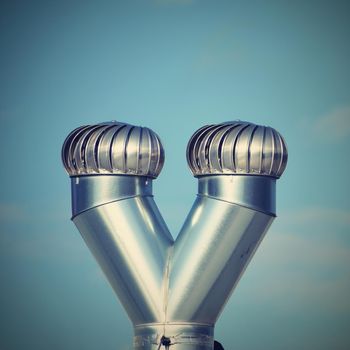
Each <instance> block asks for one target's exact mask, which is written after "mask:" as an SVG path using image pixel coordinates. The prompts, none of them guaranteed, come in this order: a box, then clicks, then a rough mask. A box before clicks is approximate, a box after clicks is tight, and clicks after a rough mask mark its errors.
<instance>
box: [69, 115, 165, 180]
mask: <svg viewBox="0 0 350 350" xmlns="http://www.w3.org/2000/svg"><path fill="white" fill-rule="evenodd" d="M62 161H63V164H64V167H65V169H66V170H67V172H68V174H69V175H70V176H75V175H88V174H127V175H139V176H148V177H152V178H156V177H157V176H158V175H159V173H160V172H161V170H162V167H163V164H164V149H163V146H162V144H161V141H160V139H159V136H158V135H157V134H156V133H155V132H154V131H152V130H150V129H148V128H144V127H140V126H133V125H129V124H126V123H119V122H109V123H101V124H97V125H87V126H81V127H79V128H77V129H75V130H73V131H72V132H71V133H70V134H69V135H68V136H67V138H66V140H65V142H64V144H63V147H62Z"/></svg>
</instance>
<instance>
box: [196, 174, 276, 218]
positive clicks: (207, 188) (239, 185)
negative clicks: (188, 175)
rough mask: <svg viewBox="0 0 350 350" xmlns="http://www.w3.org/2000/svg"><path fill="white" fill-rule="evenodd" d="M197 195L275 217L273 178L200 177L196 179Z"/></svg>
mask: <svg viewBox="0 0 350 350" xmlns="http://www.w3.org/2000/svg"><path fill="white" fill-rule="evenodd" d="M198 194H199V195H203V196H207V197H212V198H216V199H220V200H222V201H226V202H230V203H235V204H238V205H241V206H243V207H247V208H250V209H254V210H257V211H261V212H263V213H265V214H268V215H272V216H276V179H275V178H273V177H269V176H253V175H250V176H244V175H242V176H237V175H211V176H201V177H199V178H198Z"/></svg>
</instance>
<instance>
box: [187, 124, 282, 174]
mask: <svg viewBox="0 0 350 350" xmlns="http://www.w3.org/2000/svg"><path fill="white" fill-rule="evenodd" d="M287 158H288V152H287V146H286V143H285V141H284V139H283V137H282V136H281V135H280V134H279V133H278V132H277V131H276V130H275V129H273V128H270V127H267V126H260V125H255V124H253V123H248V122H242V121H232V122H226V123H222V124H217V125H207V126H204V127H202V128H200V129H199V130H197V131H196V132H195V133H194V134H193V136H192V137H191V139H190V141H189V143H188V146H187V162H188V165H189V167H190V169H191V171H192V173H193V175H195V176H201V175H210V174H248V175H260V176H273V177H276V178H279V177H280V176H281V175H282V173H283V171H284V169H285V167H286V165H287Z"/></svg>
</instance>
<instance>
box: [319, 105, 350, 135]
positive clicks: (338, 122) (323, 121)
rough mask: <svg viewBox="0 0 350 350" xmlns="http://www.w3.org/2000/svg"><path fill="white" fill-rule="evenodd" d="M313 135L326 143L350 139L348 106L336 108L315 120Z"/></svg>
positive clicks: (349, 112)
mask: <svg viewBox="0 0 350 350" xmlns="http://www.w3.org/2000/svg"><path fill="white" fill-rule="evenodd" d="M314 133H315V135H316V136H317V137H318V138H322V139H324V140H326V141H337V140H342V139H345V138H348V137H350V106H344V107H338V108H334V109H333V110H331V111H330V112H329V113H327V114H326V115H324V116H322V117H320V118H318V119H316V121H315V124H314Z"/></svg>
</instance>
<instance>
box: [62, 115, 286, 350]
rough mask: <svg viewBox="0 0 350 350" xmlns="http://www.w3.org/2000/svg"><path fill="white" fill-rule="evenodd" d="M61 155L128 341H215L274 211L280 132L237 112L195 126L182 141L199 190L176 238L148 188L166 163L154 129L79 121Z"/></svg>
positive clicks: (82, 226) (145, 347) (191, 347)
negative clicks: (130, 328)
mask: <svg viewBox="0 0 350 350" xmlns="http://www.w3.org/2000/svg"><path fill="white" fill-rule="evenodd" d="M62 159H63V164H64V166H65V168H66V170H67V172H68V174H69V175H70V176H71V186H72V211H73V218H72V220H73V221H74V223H75V225H76V226H77V227H78V229H79V231H80V232H81V235H82V237H83V238H84V240H85V242H86V244H87V245H88V247H89V248H90V250H91V251H92V253H93V254H94V256H95V258H96V259H97V261H98V262H99V264H100V266H101V268H102V269H103V271H104V273H105V275H106V276H107V278H108V280H109V282H110V284H111V286H112V288H113V289H114V291H115V292H116V294H117V295H118V297H119V299H120V301H121V302H122V304H123V305H124V308H125V310H126V312H127V314H128V315H129V318H130V320H131V321H132V323H133V325H134V333H135V336H134V349H135V350H157V349H161V348H164V349H168V348H169V347H171V349H174V350H199V349H204V350H205V349H207V350H209V349H213V346H214V339H213V334H214V325H215V322H216V320H217V319H218V317H219V315H220V312H221V311H222V309H223V306H224V305H225V303H226V301H227V300H228V298H229V296H230V294H231V293H232V291H233V289H234V287H235V285H236V284H237V283H238V281H239V278H240V277H241V275H242V273H243V271H244V269H245V268H246V266H247V264H248V263H249V261H250V259H251V258H252V256H253V254H254V252H255V250H256V249H257V247H258V245H259V243H260V242H261V240H262V238H263V237H264V234H265V232H266V231H267V229H268V227H269V226H270V224H271V222H272V220H273V219H274V217H275V197H276V195H275V187H276V179H277V178H279V177H280V176H281V175H282V173H283V171H284V169H285V167H286V163H287V149H286V145H285V142H284V140H283V138H282V136H281V135H280V134H279V133H278V132H277V131H276V130H274V129H272V128H269V127H263V126H258V125H254V124H251V123H246V122H237V121H236V122H227V123H223V124H219V125H210V126H205V127H203V128H201V129H199V130H198V131H197V132H196V133H195V134H194V135H193V136H192V138H191V140H190V141H189V144H188V147H187V160H188V163H189V166H190V169H191V171H192V173H193V174H194V175H195V176H196V177H197V178H198V196H197V198H196V200H195V202H194V205H193V207H192V209H191V211H190V213H189V215H188V217H187V219H186V220H185V223H184V225H183V227H182V229H181V232H180V233H179V236H178V238H177V239H176V241H175V242H174V240H173V238H172V236H171V234H170V233H169V230H168V228H167V226H166V224H165V222H164V220H163V218H162V216H161V214H160V212H159V210H158V208H157V206H156V204H155V202H154V199H153V195H152V179H154V178H156V177H157V176H158V175H159V173H160V171H161V169H162V166H163V163H164V151H163V147H162V145H161V142H160V139H159V137H158V136H157V135H156V134H155V133H154V132H153V131H151V130H150V129H147V128H141V127H135V126H132V125H128V124H125V123H117V122H111V123H103V124H98V125H93V126H85V127H81V128H78V129H76V130H74V131H73V132H72V133H71V134H70V135H69V136H68V137H67V139H66V141H65V143H64V145H63V149H62Z"/></svg>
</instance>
